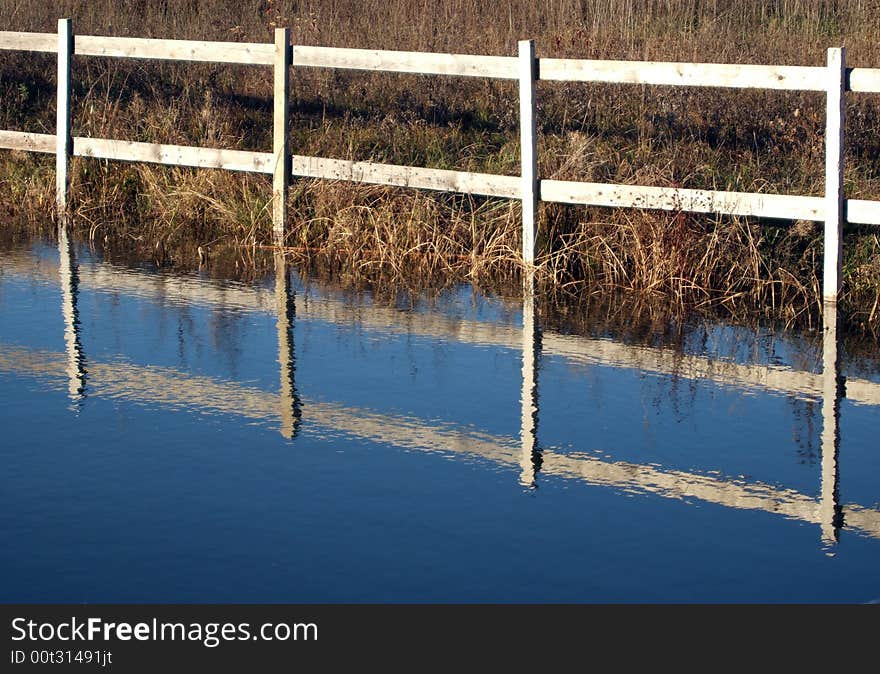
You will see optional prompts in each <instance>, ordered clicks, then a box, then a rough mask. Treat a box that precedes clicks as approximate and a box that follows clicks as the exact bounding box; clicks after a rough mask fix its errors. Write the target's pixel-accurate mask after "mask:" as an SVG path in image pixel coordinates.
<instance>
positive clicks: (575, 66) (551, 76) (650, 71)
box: [538, 58, 825, 91]
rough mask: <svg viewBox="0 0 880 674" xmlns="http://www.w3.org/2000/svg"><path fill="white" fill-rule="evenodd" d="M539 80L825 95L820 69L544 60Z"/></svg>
mask: <svg viewBox="0 0 880 674" xmlns="http://www.w3.org/2000/svg"><path fill="white" fill-rule="evenodd" d="M538 70H539V72H540V79H542V80H557V81H563V82H612V83H614V82H617V83H621V84H664V85H671V86H691V87H697V86H699V87H733V88H742V89H788V90H798V91H824V90H825V87H824V86H823V84H822V77H823V74H824V72H825V69H824V68H821V67H808V66H764V65H746V64H724V63H664V62H654V61H594V60H587V59H553V58H542V59H540V61H539V66H538Z"/></svg>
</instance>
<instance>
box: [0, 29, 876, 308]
mask: <svg viewBox="0 0 880 674" xmlns="http://www.w3.org/2000/svg"><path fill="white" fill-rule="evenodd" d="M58 26H59V31H58V33H57V34H55V33H22V32H10V31H0V50H4V49H5V50H19V51H27V52H45V53H54V54H57V57H58V75H59V76H58V82H59V86H58V106H57V108H58V113H57V114H58V125H57V129H58V132H57V133H56V135H54V136H53V135H49V134H34V133H24V132H18V131H3V130H0V148H7V149H17V150H26V151H33V152H50V153H51V152H54V153H55V154H56V159H57V162H56V166H57V175H56V181H57V189H58V198H57V201H58V207H59V211H64V210H65V209H66V205H67V177H66V176H67V168H66V167H67V161H68V157H69V156H71V155H75V156H86V157H95V158H102V159H114V160H123V161H147V162H155V163H161V164H169V165H177V166H194V167H204V168H222V169H229V170H238V171H254V172H259V173H270V174H272V175H273V221H274V224H275V233H276V236H277V238H278V240H279V241H283V238H284V234H285V227H286V225H285V222H286V195H287V186H288V183H289V181H290V178H291V176H306V177H313V178H324V179H331V180H348V181H356V182H367V183H375V184H384V185H398V186H405V187H406V186H408V187H416V188H421V189H434V190H443V191H451V192H463V193H469V194H483V195H489V196H496V197H506V198H512V199H519V200H521V201H522V204H523V209H522V213H523V237H522V241H523V260H524V262H525V263H526V264H527V265H531V264H533V262H534V247H535V239H536V233H537V232H536V213H537V205H538V203H539V202H541V201H545V202H557V203H570V204H582V205H592V206H603V207H629V208H641V209H661V210H667V211H688V212H697V213H717V214H723V215H744V216H756V217H768V218H782V219H792V220H795V219H805V220H818V221H824V222H825V270H824V288H823V294H824V296H825V298H826V299H836V296H837V293H838V291H839V289H840V267H841V258H842V255H841V241H842V226H843V223H844V222H850V223H859V224H869V225H880V201H870V200H864V199H846V198H845V197H844V194H843V166H844V143H843V140H844V138H843V128H844V120H845V105H844V102H845V94H846V92H854V93H880V68H848V67H847V66H846V52H845V50H844V49H829V50H828V60H827V64H826V65H825V66H792V65H753V64H723V63H673V62H654V61H611V60H609V61H599V60H590V59H563V58H545V57H536V56H535V47H534V42H533V41H529V40H524V41H521V42H520V43H519V53H518V56H485V55H472V54H440V53H423V52H408V51H390V50H374V49H347V48H337V47H315V46H305V45H291V44H290V31H289V29H277V30H276V33H275V42H274V43H244V42H205V41H193V40H163V39H152V38H128V37H109V36H98V35H76V36H74V35H73V31H72V28H71V22H70V20H69V19H61V20H59V22H58ZM72 56H92V57H94V56H98V57H111V58H113V57H115V58H135V59H160V60H176V61H195V62H211V63H231V64H245V65H258V66H271V67H273V69H274V73H275V74H274V122H273V123H274V134H273V138H274V140H273V144H274V147H273V148H272V152H271V153H269V152H247V151H240V150H231V149H221V148H202V147H190V146H176V145H162V144H155V143H139V142H133V141H122V140H110V139H104V138H79V137H72V136H71V134H70V109H69V100H70V88H69V79H70V62H71V57H72ZM298 67H310V68H340V69H351V70H362V71H373V72H390V73H411V74H421V75H446V76H457V77H484V78H493V79H504V80H514V81H518V83H519V98H520V106H519V107H520V141H521V152H522V155H521V160H522V168H521V174H520V175H519V176H503V175H492V174H484V173H469V172H463V171H450V170H442V171H441V170H439V169H430V168H420V167H412V166H393V165H389V164H378V163H372V162H354V161H346V160H341V159H328V158H322V157H304V156H298V155H294V154H293V153H292V152H291V148H290V147H289V134H288V128H287V127H288V119H287V117H288V108H289V73H290V70H291V69H292V68H298ZM538 81H548V82H585V83H607V84H639V85H660V86H684V87H713V88H718V87H721V88H734V89H745V88H747V89H766V90H785V91H812V92H821V93H824V94H825V95H826V101H827V104H826V128H825V195H824V196H800V195H788V194H763V193H749V192H731V191H720V190H697V189H688V188H673V187H659V186H642V185H619V184H617V185H616V184H600V183H585V182H574V181H561V180H549V179H541V178H540V177H539V175H538V162H537V152H538V143H537V131H536V129H537V124H536V117H537V106H536V104H535V83H536V82H538Z"/></svg>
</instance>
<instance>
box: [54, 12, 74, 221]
mask: <svg viewBox="0 0 880 674" xmlns="http://www.w3.org/2000/svg"><path fill="white" fill-rule="evenodd" d="M72 55H73V27H72V25H71V21H70V19H59V20H58V73H57V76H56V77H57V82H56V84H57V93H56V114H55V205H56V207H57V209H58V214H59V215H63V214H64V213H65V211H67V186H68V183H69V180H68V176H67V167H68V163H69V161H70V151H71V149H72V142H71V138H70V59H71V57H72Z"/></svg>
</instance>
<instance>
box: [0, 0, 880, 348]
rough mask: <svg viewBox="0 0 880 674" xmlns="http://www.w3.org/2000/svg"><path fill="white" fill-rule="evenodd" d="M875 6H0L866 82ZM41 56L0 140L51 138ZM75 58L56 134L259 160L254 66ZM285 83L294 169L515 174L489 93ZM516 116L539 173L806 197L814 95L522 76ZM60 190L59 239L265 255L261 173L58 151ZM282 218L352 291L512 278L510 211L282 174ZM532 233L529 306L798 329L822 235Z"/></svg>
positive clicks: (12, 76)
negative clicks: (631, 303) (242, 154)
mask: <svg viewBox="0 0 880 674" xmlns="http://www.w3.org/2000/svg"><path fill="white" fill-rule="evenodd" d="M426 7H428V9H426ZM878 11H880V4H878V2H876V1H874V2H864V1H860V0H840V1H836V2H831V1H819V0H780V1H779V2H775V3H766V2H759V1H758V0H746V1H745V2H733V1H732V0H716V1H714V2H711V1H710V2H696V0H690V1H688V0H683V1H681V2H671V1H669V0H647V1H645V2H640V3H636V2H633V1H632V0H595V1H593V2H589V3H587V2H581V1H575V0H548V1H547V2H544V3H531V2H525V1H516V2H514V1H513V0H510V1H498V0H493V1H492V2H489V1H487V0H468V1H465V0H452V1H449V2H442V3H434V4H433V5H430V6H426V5H425V4H424V3H417V2H412V1H406V0H383V1H382V2H379V0H361V1H360V2H354V1H352V0H324V1H317V0H315V1H313V2H309V1H304V2H281V1H278V0H261V1H255V0H237V1H236V2H231V1H227V0H188V1H183V0H181V1H177V2H172V1H165V2H162V1H158V0H153V1H150V2H147V1H146V0H142V1H140V2H132V1H129V2H121V1H120V0H103V1H99V0H95V1H93V2H88V3H83V2H74V1H72V0H71V1H63V0H47V1H46V2H42V3H39V5H35V4H34V3H32V2H23V1H20V0H0V16H2V17H3V26H2V28H3V29H9V30H32V31H53V30H55V21H56V19H57V18H58V17H61V16H70V17H72V18H73V20H74V27H75V31H76V32H78V33H92V34H108V35H132V36H152V37H168V38H190V39H210V40H231V41H255V42H267V41H270V40H271V39H272V31H273V30H274V28H275V27H277V26H289V27H290V28H291V30H292V33H293V40H294V42H295V43H297V44H317V45H327V46H348V47H372V48H390V49H411V50H424V51H453V52H463V53H485V54H503V55H512V54H514V53H515V50H516V41H517V40H518V39H522V38H526V37H530V38H534V39H536V41H537V48H538V54H539V55H541V56H559V57H580V58H620V59H655V60H682V61H719V62H745V63H749V62H755V63H781V64H806V65H819V64H822V63H823V62H824V58H825V49H826V48H827V47H829V46H839V45H845V46H847V48H848V59H849V61H850V64H851V65H857V66H872V67H878V66H880V62H877V60H876V59H877V57H876V35H877V20H876V16H877V14H878ZM365 17H369V18H370V20H368V21H365ZM377 17H379V18H378V19H377ZM366 25H368V26H369V30H365V29H364V26H366ZM53 64H54V61H53V59H50V58H48V57H46V58H43V57H33V56H22V55H17V54H13V53H0V97H2V100H3V105H2V106H0V127H2V128H8V129H20V130H32V131H43V132H47V131H48V132H51V129H52V127H53V119H52V114H53V106H54V83H53V74H52V72H53V70H52V69H53ZM74 67H75V72H76V76H75V78H74V79H75V82H77V88H76V90H75V92H74V93H75V95H74V99H75V118H74V133H76V134H78V135H93V136H100V137H110V138H113V137H115V138H126V139H132V140H142V141H152V142H166V143H179V144H189V145H206V146H213V147H229V148H236V149H259V150H266V149H268V148H270V147H271V99H270V93H271V82H270V76H271V74H270V73H269V72H268V70H267V69H261V68H245V67H236V66H213V65H208V64H205V65H192V64H186V65H181V64H174V63H159V62H134V61H114V60H111V59H94V58H92V59H76V60H75V64H74ZM293 92H294V101H293V112H292V120H291V125H292V129H291V131H292V140H293V145H294V147H295V148H296V151H297V152H298V153H303V154H311V155H319V156H328V157H337V158H345V159H358V160H375V161H383V162H390V163H397V164H411V165H418V166H430V167H436V168H459V169H464V170H473V171H486V172H492V173H507V174H517V173H518V172H519V146H518V138H517V112H516V106H517V98H516V96H517V92H516V89H515V86H514V85H513V84H511V83H503V82H486V81H482V80H471V79H456V78H450V79H444V78H429V77H420V76H409V75H382V74H365V73H353V72H352V73H346V72H339V71H326V70H302V71H296V73H295V75H294V87H293ZM875 99H876V97H873V98H871V97H868V96H852V97H850V99H849V107H848V116H849V121H848V127H847V147H848V153H849V154H848V167H847V174H846V183H847V184H846V187H847V193H848V195H849V196H852V197H861V198H875V199H876V198H878V196H880V131H878V130H880V114H878V110H880V106H878V104H877V101H876V100H875ZM538 100H539V107H540V119H541V129H540V144H541V151H540V157H541V174H542V175H544V176H547V177H553V178H559V179H570V180H595V181H607V182H618V183H634V184H653V185H675V186H684V187H695V188H716V189H731V190H743V191H764V192H785V193H800V194H821V193H822V185H823V153H824V147H823V135H822V134H823V125H824V109H823V106H824V102H823V99H822V97H821V96H819V95H816V94H807V93H803V94H800V93H766V92H763V93H761V92H744V91H724V92H719V91H713V90H705V89H701V90H687V89H673V88H664V87H654V88H647V87H638V86H588V85H579V84H566V85H559V84H552V83H542V84H541V85H540V86H539V91H538ZM0 164H2V168H0V204H2V205H3V206H2V207H3V208H4V210H6V211H8V212H9V213H10V214H13V215H16V216H17V217H30V218H32V219H33V220H34V221H35V222H39V221H41V220H43V219H45V218H48V217H49V216H50V215H51V202H52V183H53V180H52V166H51V164H50V163H49V161H48V160H47V158H43V157H35V156H28V155H24V154H21V153H9V152H3V153H2V154H0ZM72 174H73V191H72V194H73V203H74V210H75V215H76V222H77V225H78V227H79V229H80V230H81V232H82V234H83V235H84V236H86V237H88V238H90V239H91V240H93V241H96V242H99V243H102V244H103V245H107V246H110V247H113V246H116V247H120V246H135V247H136V248H137V249H138V250H141V251H143V252H145V253H146V252H149V254H150V255H151V256H153V257H154V258H155V259H156V261H157V262H159V263H161V264H173V265H181V266H186V265H192V264H194V263H195V261H196V259H197V258H196V254H195V250H196V247H197V246H199V245H202V246H203V247H212V248H221V247H223V246H224V245H228V244H238V245H239V246H240V247H241V248H243V249H247V250H251V251H253V250H255V249H257V248H259V247H260V246H262V245H265V244H268V243H269V242H270V241H271V224H270V213H269V209H268V207H267V206H268V200H269V186H268V181H267V180H266V179H265V178H264V177H260V176H243V175H233V174H227V173H223V172H211V171H194V170H188V169H176V168H165V167H158V166H150V165H141V164H132V165H125V164H120V163H115V164H112V163H111V164H108V163H106V162H98V161H94V160H77V161H75V162H74V166H73V172H72ZM22 204H27V208H22V206H21V205H22ZM289 207H290V212H291V214H292V216H293V217H292V220H293V222H294V223H295V226H294V227H293V229H292V232H291V234H290V237H289V239H288V241H287V243H288V245H289V247H290V251H291V254H292V255H293V256H295V257H296V258H297V260H298V261H300V262H301V263H303V264H308V265H310V266H311V267H312V268H313V269H318V268H325V269H326V270H329V271H330V272H332V273H333V274H335V275H337V276H338V277H341V278H345V279H348V280H349V281H350V282H351V283H363V282H373V283H379V282H383V283H384V282H395V283H406V284H409V285H415V284H419V283H421V284H443V283H448V282H453V281H457V280H462V279H467V280H470V281H472V282H474V283H476V284H479V285H490V286H492V287H503V286H504V285H505V284H508V283H514V282H516V277H517V275H518V270H519V262H520V255H519V216H518V206H517V205H516V204H512V203H508V202H498V201H492V200H486V199H478V198H468V197H461V196H451V195H440V194H432V193H426V192H414V191H406V190H397V189H393V188H380V187H370V186H356V185H350V184H331V183H327V182H315V181H299V182H297V183H296V184H295V185H294V186H293V188H292V190H291V197H290V204H289ZM540 229H541V231H540V236H539V247H540V255H539V259H538V262H539V281H540V282H541V284H542V288H543V290H544V292H545V293H547V294H548V295H553V296H560V295H566V294H568V295H574V296H577V297H579V298H583V297H584V296H586V295H589V296H598V295H608V294H609V293H619V292H625V293H628V294H629V295H632V296H635V297H639V298H641V299H640V301H648V302H651V303H653V304H658V303H659V304H662V305H664V306H666V307H667V309H669V308H676V310H684V309H700V310H712V311H722V312H724V313H732V314H737V315H743V314H746V313H754V312H756V311H757V312H760V313H764V314H766V315H771V316H773V317H776V318H780V319H781V320H784V321H786V322H790V323H806V324H809V323H810V322H812V321H815V317H816V315H817V311H818V306H819V301H820V292H819V290H820V283H819V274H820V261H821V233H820V231H819V229H818V228H817V227H816V226H813V225H812V224H810V223H795V224H794V225H792V224H791V223H779V222H756V221H750V220H743V219H734V218H703V217H695V216H685V215H680V214H679V215H675V214H672V215H670V214H663V213H642V212H636V211H631V210H617V211H614V210H604V209H587V208H573V207H564V206H558V205H545V206H543V207H542V214H541V228H540ZM236 260H237V258H236ZM245 261H246V260H245V259H244V258H243V259H242V260H241V264H244V263H245ZM841 305H842V308H843V312H844V314H845V315H846V316H847V317H848V320H849V322H850V324H851V325H853V326H856V327H859V328H860V329H863V330H866V331H869V332H870V331H875V332H876V331H877V330H878V328H880V243H878V238H877V234H876V232H875V231H872V230H870V229H864V230H863V229H859V228H853V229H852V230H851V231H848V232H847V237H846V261H845V292H844V294H843V295H842V297H841Z"/></svg>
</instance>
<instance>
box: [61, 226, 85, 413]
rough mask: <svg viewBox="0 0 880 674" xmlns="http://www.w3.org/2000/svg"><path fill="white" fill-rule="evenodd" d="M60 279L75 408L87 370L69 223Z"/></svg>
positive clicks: (63, 233)
mask: <svg viewBox="0 0 880 674" xmlns="http://www.w3.org/2000/svg"><path fill="white" fill-rule="evenodd" d="M58 258H59V266H58V276H59V279H60V281H61V314H62V316H63V318H64V345H65V350H66V352H67V364H66V365H67V366H66V372H67V382H68V384H67V395H68V397H69V398H70V400H71V402H72V403H74V406H78V405H79V403H80V402H81V401H82V400H83V399H84V398H85V395H86V368H85V356H84V354H83V348H82V341H81V339H80V321H79V310H78V308H77V302H78V300H79V265H78V264H77V262H76V253H75V251H74V247H73V242H72V241H71V240H70V236H69V232H68V226H67V221H66V220H62V221H61V222H60V223H59V224H58Z"/></svg>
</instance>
